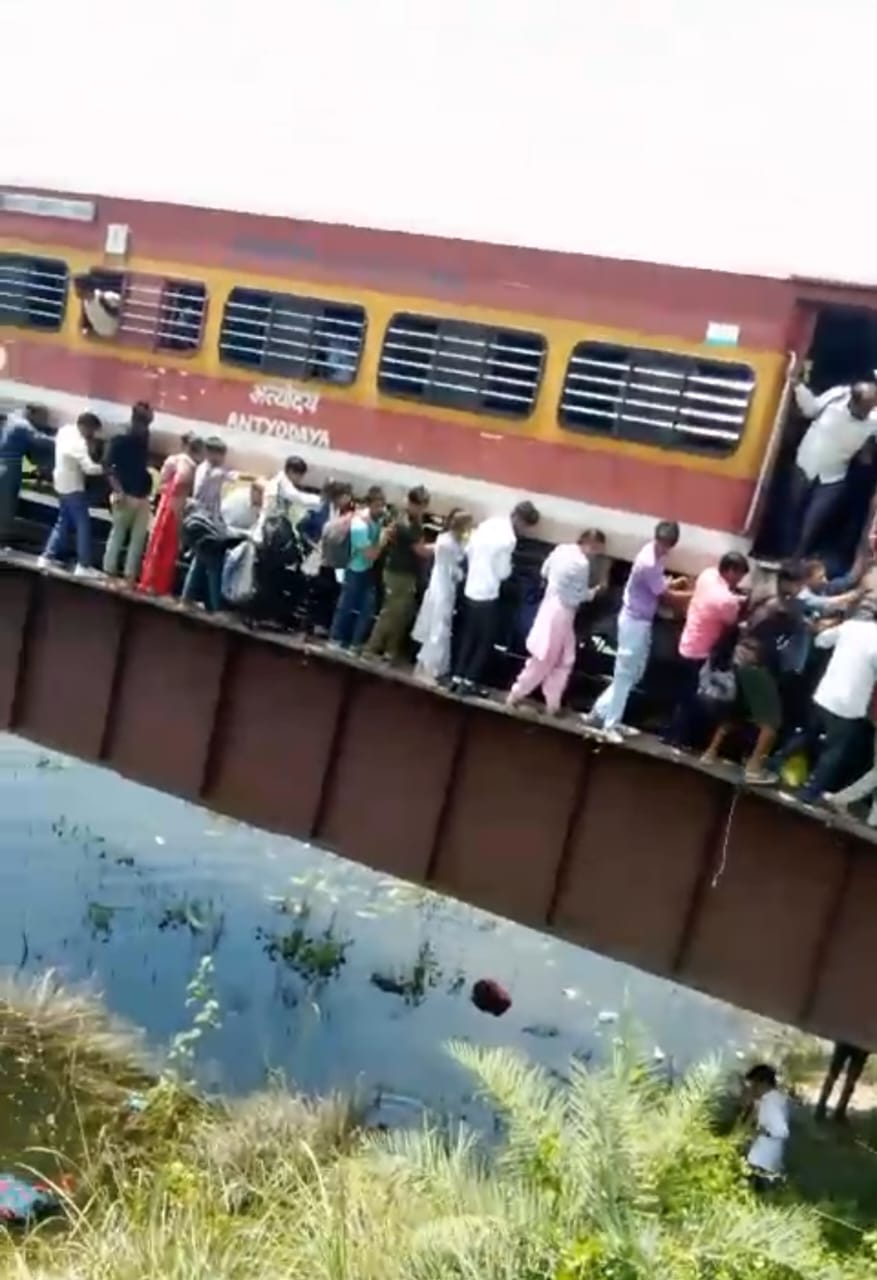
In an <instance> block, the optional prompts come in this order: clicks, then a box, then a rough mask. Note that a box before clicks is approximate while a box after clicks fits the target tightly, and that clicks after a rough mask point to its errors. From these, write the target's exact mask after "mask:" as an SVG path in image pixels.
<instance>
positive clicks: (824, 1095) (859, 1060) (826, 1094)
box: [816, 1040, 871, 1124]
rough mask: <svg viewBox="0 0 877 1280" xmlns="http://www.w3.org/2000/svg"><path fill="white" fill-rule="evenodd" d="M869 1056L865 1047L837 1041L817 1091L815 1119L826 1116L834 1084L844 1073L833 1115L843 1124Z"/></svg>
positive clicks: (823, 1118) (822, 1118) (821, 1118)
mask: <svg viewBox="0 0 877 1280" xmlns="http://www.w3.org/2000/svg"><path fill="white" fill-rule="evenodd" d="M870 1056H871V1055H870V1054H869V1053H868V1050H867V1049H860V1048H859V1046H858V1045H855V1044H847V1043H846V1042H844V1041H842V1040H839V1041H838V1042H837V1044H836V1045H835V1046H834V1051H833V1053H832V1055H831V1062H830V1063H829V1066H828V1071H827V1072H826V1074H825V1080H824V1081H823V1084H822V1088H821V1090H820V1092H819V1100H818V1102H817V1103H816V1119H817V1120H825V1119H826V1118H827V1116H828V1104H829V1102H830V1100H831V1095H832V1093H833V1092H834V1086H835V1085H836V1084H837V1082H838V1080H839V1079H840V1077H841V1076H842V1075H844V1073H845V1078H844V1082H843V1087H842V1089H841V1091H840V1098H839V1099H838V1103H837V1106H836V1107H835V1109H834V1117H833V1118H834V1119H835V1120H836V1121H837V1123H838V1124H843V1122H844V1121H845V1120H846V1118H847V1111H848V1110H849V1105H850V1103H851V1102H852V1100H853V1094H854V1093H855V1091H856V1085H857V1084H858V1083H859V1081H860V1080H861V1078H862V1072H863V1071H864V1070H865V1067H866V1066H867V1064H868V1058H869V1057H870Z"/></svg>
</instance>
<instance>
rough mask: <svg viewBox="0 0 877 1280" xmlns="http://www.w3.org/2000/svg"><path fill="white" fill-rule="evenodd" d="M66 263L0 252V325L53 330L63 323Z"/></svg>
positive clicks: (65, 295)
mask: <svg viewBox="0 0 877 1280" xmlns="http://www.w3.org/2000/svg"><path fill="white" fill-rule="evenodd" d="M69 275H70V273H69V271H68V268H67V263H66V262H62V261H61V260H60V259H57V258H35V257H31V256H30V255H28V254H22V253H0V325H14V326H16V327H17V328H19V329H43V330H47V331H55V330H58V329H60V328H61V325H62V324H63V322H64V312H65V310H66V307H67V285H68V281H69Z"/></svg>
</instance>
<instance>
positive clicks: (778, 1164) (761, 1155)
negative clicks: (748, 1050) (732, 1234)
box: [746, 1062, 789, 1191]
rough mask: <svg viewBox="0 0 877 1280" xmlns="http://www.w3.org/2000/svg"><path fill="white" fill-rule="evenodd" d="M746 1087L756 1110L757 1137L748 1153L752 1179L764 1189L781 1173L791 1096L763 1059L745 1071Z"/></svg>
mask: <svg viewBox="0 0 877 1280" xmlns="http://www.w3.org/2000/svg"><path fill="white" fill-rule="evenodd" d="M746 1091H747V1094H748V1096H749V1100H750V1102H751V1105H752V1108H753V1110H754V1113H755V1130H756V1133H755V1140H754V1142H753V1143H752V1145H751V1147H750V1148H749V1151H748V1152H747V1155H746V1163H747V1164H748V1165H749V1168H750V1170H751V1171H752V1177H753V1182H754V1184H755V1188H756V1190H758V1191H763V1190H765V1189H766V1188H767V1187H769V1186H770V1185H771V1184H772V1183H775V1182H776V1181H777V1179H779V1178H780V1177H781V1176H782V1172H783V1159H784V1156H785V1148H786V1143H787V1142H788V1140H789V1099H788V1097H787V1096H786V1095H785V1094H784V1093H783V1092H782V1090H781V1089H779V1088H778V1087H777V1073H776V1072H775V1071H774V1069H773V1067H770V1066H768V1065H767V1063H764V1062H761V1063H759V1064H758V1065H757V1066H755V1067H752V1068H751V1069H750V1070H749V1071H747V1073H746Z"/></svg>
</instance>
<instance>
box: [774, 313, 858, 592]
mask: <svg viewBox="0 0 877 1280" xmlns="http://www.w3.org/2000/svg"><path fill="white" fill-rule="evenodd" d="M811 323H812V338H811V341H810V345H809V348H808V349H807V351H806V355H805V357H804V360H803V362H802V363H801V364H799V365H798V366H797V369H796V370H795V371H794V375H793V376H797V372H798V371H800V372H801V373H802V374H803V376H804V379H805V381H806V382H807V384H808V386H809V387H810V388H811V390H812V391H814V392H815V393H816V394H817V395H819V394H820V393H821V392H823V391H827V390H828V389H829V388H830V387H837V386H848V385H850V384H851V383H853V382H857V381H859V380H860V379H863V378H873V377H874V373H875V370H877V311H873V310H867V309H865V308H858V307H841V306H822V307H817V308H815V309H814V315H813V316H812V318H811ZM790 390H791V388H790ZM807 426H808V422H807V420H806V419H805V418H804V416H803V415H802V414H801V413H800V412H799V410H798V408H797V406H796V404H795V399H794V396H793V395H791V394H789V395H788V397H787V407H786V410H785V420H784V422H783V424H782V426H781V428H780V436H779V440H778V441H777V442H776V450H775V460H774V462H773V464H772V474H771V476H770V478H769V480H768V482H767V485H766V487H765V491H764V495H763V500H762V501H761V503H760V512H759V514H758V516H757V526H756V537H755V543H754V548H753V550H754V553H755V555H756V556H757V557H758V558H759V559H762V560H777V559H779V558H780V557H781V556H782V555H783V553H784V552H785V551H787V548H786V547H785V546H784V545H783V543H784V533H785V530H786V527H787V521H786V518H785V511H786V508H787V497H788V492H789V484H790V479H791V475H792V472H793V470H794V466H795V455H796V453H797V451H798V445H799V444H800V442H801V438H802V436H803V434H804V432H805V430H806V429H807ZM848 484H849V493H848V495H847V502H846V505H845V512H846V515H845V520H844V524H843V527H839V528H838V529H836V530H835V531H834V532H833V534H832V537H831V545H830V546H827V547H826V548H824V550H825V552H826V554H827V556H828V558H829V559H830V561H831V566H830V567H831V568H832V569H836V570H837V571H838V572H843V571H844V570H845V569H846V568H847V567H848V566H849V564H850V563H851V562H852V560H853V559H854V557H855V552H856V548H857V546H858V544H859V542H860V540H861V536H862V531H863V527H864V524H865V521H866V520H867V518H868V513H869V511H870V507H871V501H872V498H873V496H874V491H875V487H877V463H875V461H874V460H872V459H871V458H870V457H868V456H863V457H861V458H857V459H856V460H855V461H854V463H853V465H852V466H851V467H850V473H849V480H848Z"/></svg>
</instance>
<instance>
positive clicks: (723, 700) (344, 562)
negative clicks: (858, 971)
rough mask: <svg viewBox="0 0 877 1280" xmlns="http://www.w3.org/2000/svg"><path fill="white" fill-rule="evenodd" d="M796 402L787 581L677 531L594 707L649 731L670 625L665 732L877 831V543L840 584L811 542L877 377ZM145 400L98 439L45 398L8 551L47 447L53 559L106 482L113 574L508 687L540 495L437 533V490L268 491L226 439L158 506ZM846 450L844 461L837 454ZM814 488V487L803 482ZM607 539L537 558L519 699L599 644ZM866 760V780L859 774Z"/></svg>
mask: <svg viewBox="0 0 877 1280" xmlns="http://www.w3.org/2000/svg"><path fill="white" fill-rule="evenodd" d="M799 400H802V401H803V408H804V409H805V410H806V411H807V413H808V415H809V417H810V418H811V419H812V423H811V426H810V427H809V429H808V431H807V433H806V435H805V437H804V440H803V442H802V444H801V448H800V449H799V459H798V468H797V471H796V475H795V486H794V495H793V496H794V509H795V512H796V519H797V525H796V526H795V527H794V528H791V527H790V536H791V538H792V541H794V542H795V545H796V549H797V550H798V551H799V552H800V554H799V555H798V556H797V557H796V558H795V559H792V560H789V561H786V562H784V563H783V564H781V565H780V567H779V570H778V572H776V574H775V575H774V576H773V577H772V578H771V579H770V580H769V584H768V583H767V581H766V583H765V585H759V583H758V582H756V581H755V575H754V574H753V572H752V567H751V566H750V564H749V562H748V561H747V559H746V558H745V557H744V556H743V555H741V554H739V553H738V552H736V551H729V552H728V553H727V554H726V555H724V556H722V557H721V558H720V559H719V561H718V563H717V564H715V565H714V566H712V567H709V568H706V569H704V570H703V571H702V572H701V573H700V574H699V575H698V576H697V578H696V579H694V580H692V579H690V578H687V577H680V576H673V575H671V574H670V573H669V572H668V568H667V565H668V558H669V557H670V556H671V554H672V553H673V551H674V549H675V548H676V547H677V545H678V544H679V543H680V539H682V538H684V534H683V532H682V531H681V530H680V528H679V526H678V525H677V524H676V523H675V522H674V521H672V520H663V521H660V522H659V523H658V524H657V526H656V528H655V530H654V536H653V537H652V538H651V539H650V540H649V541H648V542H647V544H646V545H645V546H644V547H643V548H642V550H641V551H640V552H639V554H638V555H637V556H636V557H635V559H634V561H633V564H632V566H631V568H630V572H629V574H628V576H627V580H626V583H625V585H624V588H623V594H622V597H621V601H620V609H619V610H618V613H617V619H616V628H615V630H616V635H615V643H614V646H613V647H614V651H615V652H614V669H613V671H612V675H611V679H610V680H609V681H608V683H607V684H606V687H605V689H604V690H603V691H602V693H600V696H599V697H598V698H597V699H596V701H595V702H594V703H593V706H592V707H591V708H590V710H588V711H585V712H584V713H583V719H584V722H585V724H586V726H587V727H588V728H589V729H590V730H591V731H593V732H596V733H599V734H601V735H603V736H604V737H606V738H608V739H609V740H612V741H620V740H622V739H624V738H625V737H627V736H629V735H631V734H633V733H636V732H639V731H640V728H639V727H637V724H635V723H632V721H636V720H638V719H640V717H638V716H637V715H636V713H634V714H630V713H629V710H628V708H629V706H630V704H631V698H632V695H634V693H635V691H636V690H638V689H639V688H640V687H641V684H642V681H643V677H644V675H645V673H646V669H647V667H648V665H649V661H650V654H651V650H652V640H653V635H654V633H655V629H656V626H662V627H668V626H670V627H672V626H675V628H676V630H677V632H678V642H677V643H676V645H675V649H676V651H675V654H674V660H673V662H672V664H671V666H670V668H669V671H668V673H667V675H666V678H665V679H663V680H661V681H660V682H659V684H660V689H659V698H658V702H659V704H660V709H661V712H662V716H663V719H662V722H661V723H660V724H659V725H658V726H657V728H658V731H659V733H660V735H661V736H662V737H663V738H664V739H665V740H666V741H667V742H668V743H669V744H670V745H672V746H673V747H675V748H677V749H679V750H686V751H699V752H701V753H702V758H703V759H704V760H705V761H706V762H717V761H719V760H721V759H723V758H724V757H726V756H731V757H733V756H735V755H738V754H739V755H742V759H743V770H744V777H745V780H746V781H747V782H748V783H750V784H752V785H757V786H771V785H775V784H781V785H783V786H784V787H787V788H788V787H794V788H796V789H797V794H798V796H799V798H800V799H802V800H804V801H807V802H823V803H826V804H829V805H832V806H834V807H836V808H843V809H846V808H848V806H850V805H851V804H853V803H855V802H857V801H859V800H862V799H866V798H869V797H870V798H871V800H872V803H871V807H870V812H869V815H868V821H869V822H870V824H871V825H874V826H877V734H875V731H874V730H873V729H872V728H871V726H872V725H874V724H877V697H875V682H877V536H875V535H874V534H872V535H871V536H870V537H869V539H868V541H867V545H866V546H864V547H863V550H862V551H861V553H860V555H859V556H858V558H857V560H856V563H855V564H854V565H853V567H852V569H851V570H850V572H849V573H847V574H846V575H844V576H843V577H835V578H830V577H829V576H828V573H827V571H826V566H825V564H824V563H823V561H822V560H821V559H820V558H819V556H818V555H814V554H813V551H814V545H818V539H819V535H820V531H821V530H823V529H824V528H825V525H826V522H827V521H830V519H831V514H832V511H834V510H835V507H836V504H837V501H838V494H839V492H840V489H839V488H838V484H839V481H838V474H839V472H840V473H842V471H843V466H844V465H845V462H846V463H847V464H848V463H849V460H850V458H852V457H853V456H854V454H855V451H856V449H858V448H861V447H862V444H863V442H864V441H866V439H868V438H870V437H871V436H873V435H874V434H875V432H877V418H875V415H877V408H875V406H877V387H874V386H873V385H869V386H865V387H862V386H856V387H852V388H847V389H846V392H845V394H844V395H840V394H838V393H832V394H830V395H828V396H823V397H821V398H820V399H818V400H817V399H816V398H815V397H812V396H811V395H810V393H809V391H807V389H806V388H800V389H799ZM152 420H153V413H152V410H151V408H150V406H149V405H148V404H145V403H138V404H136V405H135V406H134V407H133V410H132V412H131V418H130V423H129V425H128V428H127V430H125V431H123V432H122V433H120V434H116V435H113V436H112V437H111V439H110V440H109V441H108V443H107V445H106V448H105V449H102V448H101V446H100V444H99V435H100V431H101V423H100V421H99V419H98V418H97V416H96V415H95V414H94V413H92V412H84V413H82V414H80V416H79V418H78V419H77V421H76V422H74V423H69V424H66V425H64V426H62V427H61V428H60V429H59V430H58V431H57V433H56V434H55V435H54V436H51V435H49V434H47V425H48V418H47V415H46V413H45V411H44V410H43V409H41V408H39V407H36V406H31V407H29V408H27V409H26V410H24V411H23V412H21V413H14V414H12V415H11V416H10V417H9V418H8V419H7V420H6V421H5V422H4V423H3V425H2V427H0V542H6V541H8V540H9V537H10V531H11V527H12V523H13V521H14V518H15V512H16V505H17V501H18V495H19V490H20V487H21V483H22V465H23V461H24V459H25V458H26V457H28V456H30V455H31V454H33V453H35V452H38V451H39V449H40V448H45V447H47V446H51V448H52V450H53V456H54V467H53V472H52V480H53V484H54V489H55V493H56V496H57V501H58V511H57V518H56V520H55V523H54V526H53V528H52V530H51V532H50V534H49V537H48V540H47V542H46V544H45V547H44V549H43V553H42V556H41V557H40V564H41V565H42V566H44V567H47V566H50V565H53V564H61V563H63V562H66V558H67V556H68V552H69V550H70V546H69V544H70V542H71V540H72V541H73V542H74V556H75V569H74V572H75V573H76V574H77V575H93V574H95V573H97V572H99V571H98V570H97V569H95V568H94V565H93V548H92V536H93V531H92V521H91V518H90V497H89V480H90V478H91V477H97V476H102V477H104V481H105V483H106V485H107V486H108V498H109V505H110V511H111V522H110V532H109V536H108V538H107V540H106V546H105V550H104V554H103V560H102V570H101V572H102V573H103V574H104V575H106V577H107V578H108V579H110V580H113V581H118V582H120V583H122V584H127V585H128V586H129V587H132V588H136V589H139V590H142V591H144V592H149V593H152V594H154V595H158V596H163V597H171V596H174V597H177V596H178V599H179V604H180V607H183V608H187V607H189V608H192V607H201V608H204V609H207V610H209V611H218V610H220V609H223V608H228V607H231V608H234V609H236V610H238V612H239V613H241V614H242V615H243V616H245V617H246V618H247V619H248V620H250V621H252V622H254V623H258V622H263V623H266V624H268V623H274V624H278V625H285V626H288V627H295V626H303V627H305V628H306V629H308V630H310V631H312V632H316V633H317V634H322V635H323V636H324V638H325V639H326V641H327V643H328V644H329V645H330V646H334V647H337V648H338V649H343V650H351V651H354V652H357V653H359V654H361V655H362V656H363V657H364V658H366V659H372V660H374V661H381V662H388V663H407V662H408V661H409V660H412V659H413V660H414V663H415V670H416V674H417V676H418V677H419V678H420V679H422V680H424V681H431V682H436V683H438V684H440V685H442V686H444V687H446V688H447V689H449V690H450V691H452V692H454V693H455V694H457V695H459V696H461V697H471V696H476V695H480V696H496V694H495V691H491V690H489V689H487V688H486V687H485V685H484V681H485V678H486V675H487V674H488V673H489V672H490V671H491V670H492V668H491V661H492V657H493V654H494V651H495V648H496V646H497V644H498V642H500V641H501V635H500V631H501V618H502V608H501V601H502V599H503V596H504V593H505V592H506V591H507V589H508V584H509V583H510V582H511V580H512V578H513V571H514V565H515V553H516V547H517V546H518V545H519V540H520V539H522V538H525V539H532V538H533V537H534V536H536V535H537V533H538V526H539V518H540V517H539V512H538V510H537V509H536V507H535V506H534V504H533V503H532V502H530V501H521V502H519V503H518V504H517V505H516V506H515V507H514V508H513V510H512V511H510V512H509V513H507V514H503V515H493V516H490V517H489V518H487V519H484V520H482V521H480V522H479V523H476V522H475V521H474V520H473V518H472V516H471V515H470V514H469V513H467V512H466V511H465V510H462V509H456V510H454V511H452V512H451V513H450V514H449V515H448V517H447V518H446V520H445V521H444V525H443V528H442V529H441V531H440V532H438V536H435V537H434V536H432V535H433V534H434V532H435V530H434V528H433V527H432V526H431V524H430V520H429V516H428V512H429V510H430V501H431V500H430V494H429V492H428V491H427V490H426V489H425V488H424V487H423V486H417V487H415V488H412V489H411V491H410V492H409V494H408V498H407V502H406V504H405V506H404V508H403V509H402V510H398V511H393V510H391V509H390V508H389V507H388V504H387V501H386V498H385V495H384V492H383V490H382V489H381V488H380V487H378V486H373V487H372V488H370V489H369V490H368V492H367V493H366V495H365V497H364V499H363V500H361V501H357V500H356V499H355V498H354V494H353V492H352V490H351V488H350V486H349V485H347V484H344V483H341V482H334V481H329V482H327V483H326V484H325V485H324V487H323V489H322V491H321V492H319V493H315V492H312V491H311V490H309V489H308V488H307V487H306V483H305V482H306V473H307V467H306V465H305V463H304V462H303V461H302V459H300V458H297V457H291V458H289V459H287V461H286V463H285V465H284V466H283V467H282V468H281V469H280V470H279V471H278V473H277V474H276V475H274V476H273V477H272V478H271V479H269V480H267V481H265V480H259V479H257V478H256V477H252V476H242V475H239V474H238V473H237V472H235V471H233V470H232V469H230V467H229V466H228V463H227V456H226V446H225V444H224V442H223V441H222V440H221V439H219V438H209V439H206V440H202V439H200V438H198V437H196V436H194V435H188V436H185V437H184V438H183V440H182V441H181V445H180V448H179V451H178V452H176V453H174V454H173V455H172V456H170V457H168V458H167V459H166V460H165V462H164V464H163V466H162V467H161V471H160V474H159V476H158V482H157V504H156V505H155V510H154V511H153V487H154V485H153V476H152V474H151V472H150V465H149V463H150V439H149V438H150V428H151V424H152ZM829 455H830V456H829ZM805 482H806V483H805ZM606 551H607V547H606V539H605V537H604V535H603V533H602V532H601V531H600V530H599V529H595V528H589V529H586V530H585V531H584V532H583V533H582V534H581V536H580V537H579V538H577V539H576V540H575V541H573V542H569V543H566V544H562V545H559V546H556V547H554V548H553V550H551V551H550V553H549V554H547V555H546V556H544V561H543V563H542V564H541V571H540V582H541V588H540V591H541V598H539V600H538V605H537V607H536V608H535V616H533V617H532V618H531V621H530V624H529V625H528V627H527V629H526V632H525V638H526V654H524V655H522V662H521V664H520V665H519V667H518V669H517V671H516V673H515V674H514V677H513V678H512V679H510V682H509V683H510V685H511V687H510V689H509V690H508V693H507V695H506V700H507V703H508V705H510V706H520V705H521V704H522V703H524V702H525V701H526V700H528V699H532V698H534V696H535V695H536V694H537V692H538V693H540V694H541V700H542V704H544V709H545V712H546V713H547V714H549V715H559V714H569V713H570V712H569V711H567V712H564V708H563V703H564V698H565V695H566V693H567V690H568V686H569V681H570V677H571V674H572V672H573V669H574V667H575V665H576V662H577V657H578V655H579V653H580V651H581V649H582V636H581V626H580V625H577V619H578V620H579V622H580V619H581V616H582V613H581V611H582V610H583V609H584V610H587V609H588V608H589V607H590V606H591V605H592V603H593V602H594V600H595V598H596V597H599V596H600V595H603V596H604V597H605V598H606V599H607V600H608V599H609V597H608V596H607V592H608V589H609V588H608V584H607V578H606V573H605V566H606ZM864 753H868V760H867V763H868V766H869V767H868V768H867V769H863V768H860V767H859V765H860V764H861V763H862V761H863V754H864Z"/></svg>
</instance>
